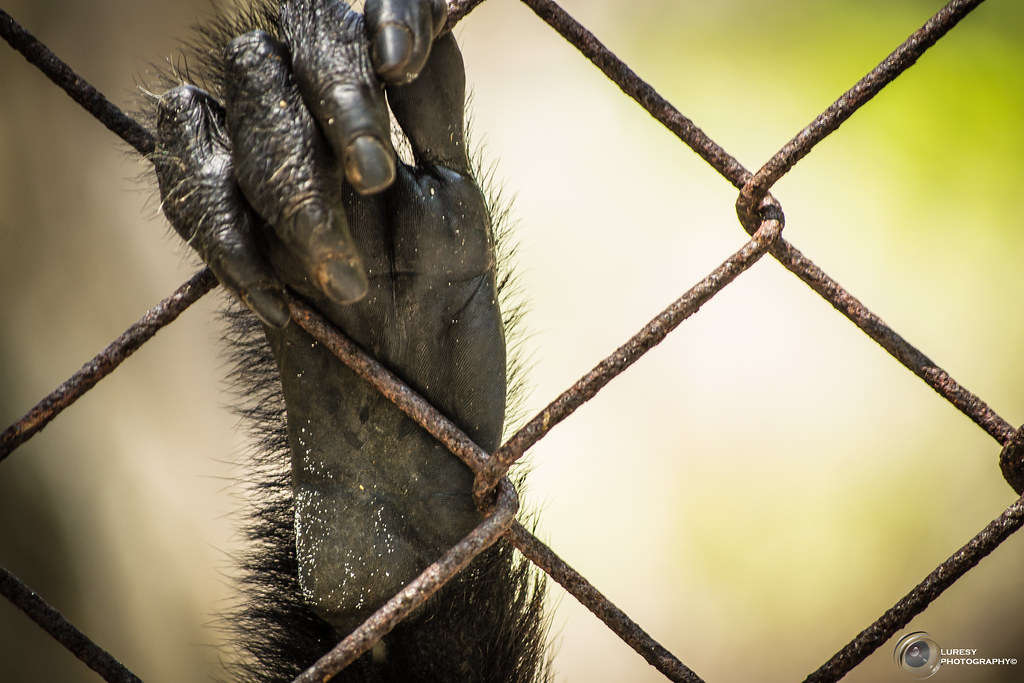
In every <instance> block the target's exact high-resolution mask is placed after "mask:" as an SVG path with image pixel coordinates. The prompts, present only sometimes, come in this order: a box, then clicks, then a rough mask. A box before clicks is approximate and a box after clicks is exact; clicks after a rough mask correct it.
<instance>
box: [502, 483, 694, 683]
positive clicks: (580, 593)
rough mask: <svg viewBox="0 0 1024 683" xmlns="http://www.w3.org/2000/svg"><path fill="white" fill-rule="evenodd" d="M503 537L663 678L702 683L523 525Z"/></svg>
mask: <svg viewBox="0 0 1024 683" xmlns="http://www.w3.org/2000/svg"><path fill="white" fill-rule="evenodd" d="M503 481H504V480H503ZM505 535H506V537H507V538H508V539H509V540H510V541H511V542H512V545H514V546H515V547H516V548H517V549H518V550H519V552H521V553H522V554H523V556H524V557H526V558H528V559H529V560H530V561H531V562H533V563H534V564H535V565H537V566H538V567H540V568H541V569H543V570H544V571H545V572H546V573H547V575H548V576H550V577H551V578H552V579H554V580H555V581H557V582H558V584H559V585H561V586H562V587H563V588H565V590H567V591H568V592H569V593H570V595H572V596H573V597H575V598H576V599H577V600H579V601H580V603H581V604H582V605H583V606H584V607H586V608H587V609H589V610H590V611H591V612H593V613H594V615H595V616H596V617H597V618H598V619H600V620H601V621H603V622H604V623H605V625H606V626H608V628H609V629H611V630H612V631H613V632H614V633H615V635H617V636H618V637H619V638H621V639H622V640H623V642H625V643H626V644H627V645H629V646H630V647H632V648H633V649H634V650H636V651H637V652H638V653H639V654H640V656H641V657H643V658H644V659H646V660H647V662H648V663H649V664H650V665H651V666H653V667H654V668H655V669H657V670H658V671H660V672H661V673H663V674H664V675H665V677H666V678H668V679H669V680H672V681H682V682H684V683H702V679H701V677H700V676H698V675H697V674H695V673H694V672H693V671H692V670H690V668H689V667H687V666H686V665H685V664H683V663H682V662H681V661H679V659H677V658H676V656H675V655H674V654H672V653H671V652H669V651H668V650H666V649H665V648H664V647H663V646H662V645H661V644H660V643H658V642H657V641H656V640H654V638H652V637H651V636H650V635H648V634H647V632H646V631H644V630H643V629H642V628H640V626H639V625H638V624H637V623H636V622H634V621H633V620H632V619H630V618H629V617H627V616H626V613H625V612H623V611H622V610H620V609H619V608H618V607H616V606H615V605H614V604H613V603H612V601H611V600H609V599H608V598H606V597H605V596H604V595H602V594H601V591H599V590H597V588H595V587H594V585H593V584H592V583H590V582H589V581H587V580H586V579H585V578H583V575H582V574H580V573H579V572H577V571H576V570H575V569H573V568H572V567H570V566H569V565H568V564H567V563H566V562H565V560H563V559H562V558H560V557H559V556H558V555H556V554H555V553H554V551H552V550H551V548H549V547H548V546H546V545H544V544H543V543H541V541H540V540H539V539H538V538H537V537H536V536H534V535H533V534H531V533H530V532H529V531H527V530H526V528H524V527H523V525H522V524H520V523H519V522H515V523H514V524H512V526H511V527H510V528H509V530H508V532H507V533H506V534H505Z"/></svg>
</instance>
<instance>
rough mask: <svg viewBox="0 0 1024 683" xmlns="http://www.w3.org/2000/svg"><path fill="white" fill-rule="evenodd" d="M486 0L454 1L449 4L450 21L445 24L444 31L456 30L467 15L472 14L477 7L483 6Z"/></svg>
mask: <svg viewBox="0 0 1024 683" xmlns="http://www.w3.org/2000/svg"><path fill="white" fill-rule="evenodd" d="M483 1H484V0H452V1H451V2H449V3H448V21H447V23H445V26H444V30H445V31H451V30H452V29H453V28H455V24H457V23H459V22H460V21H462V20H463V19H464V18H465V16H466V15H467V14H469V13H470V12H472V11H473V10H474V9H476V8H477V6H479V5H481V4H482V3H483Z"/></svg>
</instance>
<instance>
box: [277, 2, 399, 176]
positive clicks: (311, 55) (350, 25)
mask: <svg viewBox="0 0 1024 683" xmlns="http://www.w3.org/2000/svg"><path fill="white" fill-rule="evenodd" d="M281 27H282V30H283V31H284V35H285V39H286V40H287V42H288V45H289V47H290V48H291V52H292V69H293V71H294V73H295V80H296V82H297V84H298V87H299V91H300V92H301V93H302V96H303V98H304V99H305V101H306V106H308V107H309V110H310V112H312V114H313V116H314V118H315V119H316V121H317V123H319V124H320V128H321V130H323V132H324V135H325V136H326V137H327V139H328V140H329V141H330V143H331V148H332V149H333V150H334V152H335V154H336V155H337V156H338V158H340V159H341V160H342V164H343V166H344V169H345V177H346V178H347V179H348V181H349V182H350V183H351V184H352V186H353V187H354V188H355V189H356V190H357V191H359V192H360V193H362V194H371V193H374V192H380V191H381V190H383V189H385V188H386V187H388V186H389V185H391V183H392V182H394V180H395V163H396V161H395V151H394V148H393V147H392V145H391V124H390V119H389V117H388V111H387V105H386V104H385V101H384V91H383V88H382V87H381V85H380V82H379V81H378V80H377V77H376V75H375V74H374V72H373V68H372V65H371V64H370V57H369V51H368V50H369V48H368V45H367V39H366V32H365V28H364V24H363V17H362V15H360V14H358V13H357V12H353V11H351V10H350V9H349V7H348V5H347V4H345V3H343V2H340V1H339V0H286V1H285V2H284V3H283V4H282V6H281Z"/></svg>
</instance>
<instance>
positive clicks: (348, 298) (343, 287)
mask: <svg viewBox="0 0 1024 683" xmlns="http://www.w3.org/2000/svg"><path fill="white" fill-rule="evenodd" d="M318 279H319V280H320V288H321V289H323V291H324V292H325V293H326V294H327V295H328V296H329V297H331V298H332V299H334V300H335V301H337V302H338V303H340V304H348V303H352V302H353V301H358V300H359V299H362V298H363V297H364V296H365V295H366V290H367V289H369V286H370V285H369V283H368V282H367V280H366V273H365V272H363V266H362V264H361V263H360V262H359V260H358V259H346V258H335V259H331V260H329V261H327V262H325V263H324V264H323V265H321V266H320V270H319V273H318Z"/></svg>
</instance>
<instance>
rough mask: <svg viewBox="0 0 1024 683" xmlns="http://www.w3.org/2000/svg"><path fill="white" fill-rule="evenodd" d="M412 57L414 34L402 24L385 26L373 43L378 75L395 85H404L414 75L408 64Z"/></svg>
mask: <svg viewBox="0 0 1024 683" xmlns="http://www.w3.org/2000/svg"><path fill="white" fill-rule="evenodd" d="M410 57H412V33H410V32H409V29H407V28H406V27H404V26H402V25H401V24H384V25H383V26H381V27H380V30H379V31H377V36H376V37H375V39H374V41H373V61H374V63H375V64H376V65H377V73H379V74H380V75H381V76H382V77H383V78H384V79H385V80H387V81H390V82H393V83H404V82H405V81H406V80H408V79H409V78H410V77H411V76H412V74H408V73H406V64H407V63H408V61H409V58H410Z"/></svg>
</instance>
